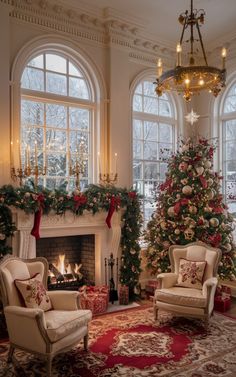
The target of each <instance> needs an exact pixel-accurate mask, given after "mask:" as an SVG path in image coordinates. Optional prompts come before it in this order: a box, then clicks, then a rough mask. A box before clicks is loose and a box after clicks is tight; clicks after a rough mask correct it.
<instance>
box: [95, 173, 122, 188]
mask: <svg viewBox="0 0 236 377" xmlns="http://www.w3.org/2000/svg"><path fill="white" fill-rule="evenodd" d="M117 180H118V174H117V173H115V174H113V173H106V174H105V173H104V174H102V173H100V174H99V182H100V184H102V185H105V186H113V185H114V184H115V183H117Z"/></svg>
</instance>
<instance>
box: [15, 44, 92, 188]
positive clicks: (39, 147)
mask: <svg viewBox="0 0 236 377" xmlns="http://www.w3.org/2000/svg"><path fill="white" fill-rule="evenodd" d="M93 112H94V100H93V93H92V89H91V85H90V82H89V80H88V78H87V75H86V72H85V70H84V69H83V67H81V66H78V65H77V64H76V62H75V61H72V60H71V59H70V58H68V57H67V56H66V55H64V54H60V53H57V52H56V53H54V52H47V51H45V52H43V53H40V54H39V55H37V56H35V57H32V58H31V59H30V60H29V61H28V63H27V65H26V66H25V67H24V70H23V73H22V77H21V107H20V114H21V117H20V124H21V132H20V135H21V154H22V156H21V160H22V166H23V167H24V169H25V168H27V169H28V170H29V168H30V170H31V172H30V173H31V174H30V175H32V176H34V172H35V167H36V168H37V166H38V169H39V172H40V173H41V174H40V175H39V181H38V184H41V185H44V186H45V187H47V188H49V189H54V188H56V187H59V186H60V185H62V184H64V183H65V182H68V186H67V188H68V189H73V188H74V187H75V186H76V172H75V170H76V169H77V170H79V173H80V174H79V176H80V186H81V188H83V187H85V186H87V185H88V183H89V179H90V178H89V177H90V169H91V140H92V138H91V133H92V122H93V119H94V114H93ZM30 170H29V171H30Z"/></svg>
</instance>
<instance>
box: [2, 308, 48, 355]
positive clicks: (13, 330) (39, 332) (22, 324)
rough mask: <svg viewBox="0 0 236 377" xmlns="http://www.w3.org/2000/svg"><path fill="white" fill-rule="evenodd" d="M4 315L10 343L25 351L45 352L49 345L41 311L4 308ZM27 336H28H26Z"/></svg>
mask: <svg viewBox="0 0 236 377" xmlns="http://www.w3.org/2000/svg"><path fill="white" fill-rule="evenodd" d="M4 313H5V317H6V322H7V330H8V333H9V338H10V341H11V342H12V343H13V344H18V345H21V347H24V348H26V349H32V350H34V351H36V352H45V351H46V346H47V344H49V338H48V336H47V332H46V321H45V317H44V311H43V310H42V309H31V308H24V307H19V306H13V305H12V306H6V307H5V308H4ZM27 334H28V335H27Z"/></svg>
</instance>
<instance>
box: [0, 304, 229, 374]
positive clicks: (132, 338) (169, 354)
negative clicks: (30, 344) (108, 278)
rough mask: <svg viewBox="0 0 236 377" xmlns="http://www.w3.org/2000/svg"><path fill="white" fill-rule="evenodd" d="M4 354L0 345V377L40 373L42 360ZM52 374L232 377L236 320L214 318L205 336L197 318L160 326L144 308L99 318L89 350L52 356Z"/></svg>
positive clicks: (167, 320)
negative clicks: (2, 376) (10, 361)
mask: <svg viewBox="0 0 236 377" xmlns="http://www.w3.org/2000/svg"><path fill="white" fill-rule="evenodd" d="M162 320H163V318H162ZM7 350H8V343H7V342H2V343H1V344H0V371H3V374H2V375H4V376H7V377H13V376H18V377H21V376H22V377H23V376H24V377H27V376H30V377H33V376H35V377H36V376H38V377H39V376H40V377H41V376H44V375H45V365H44V362H42V361H41V360H39V359H38V358H37V357H35V356H32V355H29V354H26V353H24V352H21V351H17V352H15V358H14V363H13V365H12V364H10V365H7V363H6V358H7ZM0 374H1V373H0ZM53 376H54V377H95V376H96V377H110V376H112V377H156V376H165V377H170V376H174V377H213V376H218V377H221V376H222V377H223V376H224V377H226V376H227V377H235V376H236V320H233V319H231V318H228V317H225V316H222V315H220V314H215V315H214V316H213V317H212V318H211V320H210V325H209V328H208V331H207V332H206V331H205V329H204V327H203V326H202V322H201V321H199V320H187V319H182V318H176V319H170V318H167V317H166V318H164V321H162V324H160V323H158V322H155V321H154V319H153V309H152V308H150V307H141V308H137V309H131V310H126V311H124V312H118V313H112V314H105V315H102V316H100V317H97V318H95V319H93V320H92V322H91V324H90V343H89V352H85V351H83V345H82V343H80V344H79V345H78V346H77V347H76V348H74V349H73V350H71V351H69V352H67V353H66V354H61V355H58V356H56V357H55V358H54V360H53Z"/></svg>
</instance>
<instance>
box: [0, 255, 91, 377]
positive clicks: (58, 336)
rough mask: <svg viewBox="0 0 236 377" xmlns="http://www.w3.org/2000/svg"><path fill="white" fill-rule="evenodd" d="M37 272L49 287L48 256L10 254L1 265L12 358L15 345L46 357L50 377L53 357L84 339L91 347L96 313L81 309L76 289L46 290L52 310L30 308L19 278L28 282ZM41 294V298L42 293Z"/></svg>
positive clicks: (0, 285) (2, 291)
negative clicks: (90, 328) (24, 257)
mask: <svg viewBox="0 0 236 377" xmlns="http://www.w3.org/2000/svg"><path fill="white" fill-rule="evenodd" d="M36 275H37V278H39V279H40V280H41V281H42V283H43V285H44V287H47V275H48V263H47V260H46V259H45V258H36V259H29V260H21V259H19V258H17V257H14V256H7V257H5V258H3V260H2V262H1V264H0V287H1V299H2V301H3V306H4V313H5V317H6V323H7V330H8V333H9V340H10V349H9V355H8V361H9V362H10V361H11V360H12V356H13V352H14V350H15V348H20V349H22V350H25V351H27V352H30V353H35V354H38V355H40V356H42V357H43V358H45V359H46V361H47V376H48V377H50V376H51V368H52V359H53V357H54V356H55V355H56V354H57V353H61V352H65V351H67V350H69V349H71V348H73V347H74V346H75V345H76V344H78V343H79V341H80V340H81V339H82V338H83V340H84V348H85V349H86V350H87V346H88V323H89V321H90V320H91V318H92V313H91V311H90V310H79V304H78V292H76V291H49V292H45V294H46V297H47V305H48V304H50V306H51V308H50V310H48V311H44V310H43V309H41V308H29V307H26V305H25V302H24V301H23V299H22V295H21V293H20V292H19V290H18V288H17V286H16V281H17V282H18V281H20V282H22V281H23V282H24V281H26V282H28V281H29V280H28V279H30V278H32V277H34V276H36ZM40 285H42V284H41V283H40ZM37 293H38V295H39V298H40V299H41V296H40V295H41V293H42V292H40V291H38V292H37ZM48 297H49V298H50V299H48ZM37 298H38V297H37Z"/></svg>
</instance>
